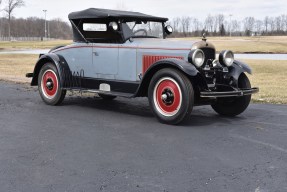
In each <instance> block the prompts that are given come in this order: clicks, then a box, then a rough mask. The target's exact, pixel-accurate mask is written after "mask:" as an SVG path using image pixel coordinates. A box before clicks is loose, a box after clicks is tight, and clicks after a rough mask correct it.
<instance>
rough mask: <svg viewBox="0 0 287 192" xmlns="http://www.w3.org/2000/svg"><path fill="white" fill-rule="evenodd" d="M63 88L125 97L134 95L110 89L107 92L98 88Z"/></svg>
mask: <svg viewBox="0 0 287 192" xmlns="http://www.w3.org/2000/svg"><path fill="white" fill-rule="evenodd" d="M63 90H67V91H78V92H82V93H97V94H103V95H109V96H117V97H125V98H133V97H134V94H130V93H122V92H112V91H111V92H108V91H100V90H94V89H80V88H64V89H63Z"/></svg>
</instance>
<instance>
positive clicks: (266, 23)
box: [264, 16, 269, 34]
mask: <svg viewBox="0 0 287 192" xmlns="http://www.w3.org/2000/svg"><path fill="white" fill-rule="evenodd" d="M268 25H269V17H268V16H266V17H265V19H264V27H265V33H266V34H267V33H268Z"/></svg>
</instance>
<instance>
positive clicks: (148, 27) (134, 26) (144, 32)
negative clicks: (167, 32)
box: [126, 22, 163, 38]
mask: <svg viewBox="0 0 287 192" xmlns="http://www.w3.org/2000/svg"><path fill="white" fill-rule="evenodd" d="M126 24H127V26H128V27H129V29H130V30H131V31H132V35H131V36H132V37H133V38H163V27H162V23H160V22H127V23H126Z"/></svg>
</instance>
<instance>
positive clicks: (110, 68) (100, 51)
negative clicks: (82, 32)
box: [93, 43, 119, 79]
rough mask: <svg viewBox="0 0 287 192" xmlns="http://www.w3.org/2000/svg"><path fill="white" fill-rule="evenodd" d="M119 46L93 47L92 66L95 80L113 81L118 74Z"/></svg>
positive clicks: (96, 44) (95, 45) (103, 45)
mask: <svg viewBox="0 0 287 192" xmlns="http://www.w3.org/2000/svg"><path fill="white" fill-rule="evenodd" d="M118 63H119V46H118V45H115V44H98V43H95V44H94V45H93V66H94V71H95V74H96V76H97V78H101V79H115V76H116V75H117V74H118Z"/></svg>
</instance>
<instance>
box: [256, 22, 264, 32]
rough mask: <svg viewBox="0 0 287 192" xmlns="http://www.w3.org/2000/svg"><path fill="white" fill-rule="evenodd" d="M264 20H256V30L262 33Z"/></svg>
mask: <svg viewBox="0 0 287 192" xmlns="http://www.w3.org/2000/svg"><path fill="white" fill-rule="evenodd" d="M262 26H263V22H262V21H261V20H256V21H255V30H256V33H257V34H261V31H262Z"/></svg>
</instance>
